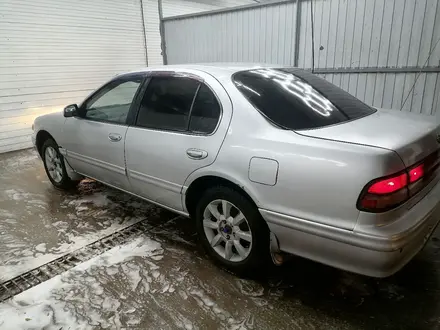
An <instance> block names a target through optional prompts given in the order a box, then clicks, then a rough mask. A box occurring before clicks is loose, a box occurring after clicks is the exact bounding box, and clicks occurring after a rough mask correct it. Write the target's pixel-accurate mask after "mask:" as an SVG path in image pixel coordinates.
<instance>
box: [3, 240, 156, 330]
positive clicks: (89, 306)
mask: <svg viewBox="0 0 440 330" xmlns="http://www.w3.org/2000/svg"><path fill="white" fill-rule="evenodd" d="M162 253H163V250H162V249H161V245H160V243H158V242H156V241H153V240H151V239H149V238H141V237H139V238H137V239H135V240H133V241H132V242H131V243H128V244H126V245H123V246H119V247H115V248H113V249H111V250H109V251H107V252H105V253H103V254H102V255H100V256H98V257H95V258H92V259H90V260H88V261H86V262H84V263H82V264H80V265H78V266H76V267H75V268H73V269H71V270H69V271H67V272H66V273H64V274H62V275H58V276H56V277H54V278H52V279H50V280H48V281H46V282H44V283H42V284H40V285H38V286H36V287H33V288H31V289H29V290H27V291H25V292H23V293H21V294H19V295H17V296H15V297H14V298H13V299H11V300H9V301H7V302H4V303H2V304H0V328H1V329H5V330H9V329H10V330H18V329H47V330H51V329H57V330H58V329H91V328H93V327H95V326H100V327H101V328H109V329H115V328H118V327H120V326H121V318H125V319H127V321H126V322H128V323H129V324H135V323H136V321H137V320H136V318H135V317H132V314H133V313H134V311H135V309H136V307H137V306H134V305H135V303H136V302H134V301H133V302H129V303H128V304H127V307H125V309H123V310H120V307H121V302H120V301H119V300H118V299H115V298H114V297H112V296H111V295H106V289H105V288H104V286H103V285H104V284H105V283H106V282H108V281H112V280H113V277H116V276H115V275H116V274H117V273H119V274H120V275H122V277H123V281H122V282H123V283H124V284H126V285H128V286H129V288H128V291H125V293H126V294H128V292H130V291H133V290H140V291H148V290H149V284H148V281H144V282H143V283H141V280H142V279H143V278H145V277H146V276H148V270H147V269H141V268H140V267H139V266H137V265H136V264H135V263H133V259H134V258H136V257H140V258H147V257H153V256H157V255H160V254H162ZM151 265H152V267H151V268H154V264H153V263H152V262H151ZM97 275H99V276H101V277H103V278H104V279H103V280H102V281H101V282H100V281H97V280H96V278H95V276H97ZM123 294H124V291H123V290H121V295H123ZM121 299H123V297H121Z"/></svg>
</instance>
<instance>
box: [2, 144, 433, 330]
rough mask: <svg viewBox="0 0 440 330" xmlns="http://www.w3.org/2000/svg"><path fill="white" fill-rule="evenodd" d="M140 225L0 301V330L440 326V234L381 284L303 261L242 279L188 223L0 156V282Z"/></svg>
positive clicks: (32, 160)
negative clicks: (61, 184) (220, 263)
mask: <svg viewBox="0 0 440 330" xmlns="http://www.w3.org/2000/svg"><path fill="white" fill-rule="evenodd" d="M145 219H146V220H145ZM137 221H147V222H148V223H150V224H151V225H152V226H151V230H148V231H147V232H145V233H144V234H143V235H142V236H141V237H137V238H135V239H134V240H133V242H130V243H129V244H125V245H123V246H120V247H117V248H113V249H111V250H109V251H107V252H104V253H103V254H102V255H101V256H98V257H96V258H93V259H92V260H89V261H88V262H85V263H84V264H80V265H79V266H77V267H75V268H73V269H71V270H70V271H68V272H66V273H64V274H63V275H61V276H57V277H55V278H53V279H51V280H49V281H47V282H45V283H43V284H41V285H38V286H36V287H34V288H32V289H29V290H28V291H25V292H23V293H21V294H19V295H18V296H16V297H14V298H13V299H11V300H9V301H6V302H4V303H2V304H0V329H27V328H33V329H40V328H45V329H60V328H62V329H77V328H78V329H89V328H90V329H101V328H103V329H116V328H129V329H177V328H182V329H440V291H439V288H440V263H439V262H440V257H439V251H440V243H439V235H440V232H439V231H437V232H436V233H434V235H433V237H432V239H431V240H430V242H429V243H428V245H427V246H426V248H425V249H424V250H423V251H422V252H421V253H420V254H419V255H418V256H417V257H416V259H415V260H414V261H412V262H411V263H410V264H409V265H408V266H407V267H405V269H403V270H402V271H401V272H399V273H398V274H397V275H395V276H393V277H391V278H388V279H385V280H376V279H370V278H366V277H362V276H358V275H353V274H350V273H347V272H343V271H339V270H336V269H332V268H329V267H326V266H323V265H320V264H317V263H314V262H310V261H307V260H304V259H300V258H294V259H293V260H292V261H290V262H289V263H287V264H286V265H284V266H283V267H279V268H275V267H274V268H273V269H272V270H271V271H270V272H269V275H266V276H264V277H262V278H254V279H241V278H238V277H237V276H234V275H232V274H229V273H227V272H225V271H223V270H220V269H219V268H217V267H216V266H214V265H213V264H212V263H211V261H210V260H209V259H207V257H206V255H205V254H204V253H203V251H201V250H200V248H199V247H198V244H197V242H196V235H195V232H194V227H193V224H192V222H191V221H190V220H187V219H184V218H182V217H176V216H175V215H174V214H172V213H170V212H168V211H165V210H163V209H160V208H157V207H154V206H152V205H150V204H148V203H146V202H143V201H141V200H138V199H135V198H133V197H130V196H128V195H126V194H123V193H120V192H117V191H115V190H112V189H108V188H106V187H104V186H102V185H100V184H97V183H95V182H92V181H85V182H82V183H81V185H80V187H79V189H78V191H77V192H70V193H66V192H60V191H57V190H55V189H54V188H52V186H51V185H50V183H49V181H48V180H47V178H46V175H45V172H44V169H43V167H42V164H41V162H40V161H39V159H38V158H37V156H36V154H35V153H34V152H33V151H30V150H27V151H22V152H16V153H10V154H5V155H0V282H4V281H6V280H8V279H10V278H12V277H14V276H17V275H19V274H21V273H23V272H25V271H28V270H30V269H33V268H35V267H38V266H39V265H41V264H44V263H47V262H49V261H51V260H53V259H55V258H57V257H59V256H61V255H63V254H65V253H69V252H72V251H74V250H76V249H78V248H81V247H83V246H85V245H87V244H89V243H91V242H93V241H95V240H97V239H99V238H102V237H104V236H107V235H108V234H110V233H112V232H115V231H118V230H120V229H122V228H125V227H126V226H128V225H130V224H134V223H136V222H137Z"/></svg>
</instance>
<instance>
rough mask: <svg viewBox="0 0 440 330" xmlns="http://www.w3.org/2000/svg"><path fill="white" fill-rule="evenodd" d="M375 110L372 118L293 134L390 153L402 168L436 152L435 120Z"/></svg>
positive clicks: (439, 137) (439, 133)
mask: <svg viewBox="0 0 440 330" xmlns="http://www.w3.org/2000/svg"><path fill="white" fill-rule="evenodd" d="M377 110H378V111H377V112H375V113H374V114H371V115H369V116H366V117H363V118H360V119H357V120H353V121H350V122H346V123H343V124H339V125H333V126H327V127H323V128H319V129H313V130H301V131H296V132H297V133H298V134H301V135H305V136H309V137H314V138H320V139H327V140H334V141H339V142H346V143H354V144H361V145H367V146H373V147H379V148H385V149H390V150H394V151H396V152H397V153H398V154H399V156H400V157H401V158H402V161H403V162H404V163H405V166H406V167H409V166H411V165H414V164H416V163H417V162H419V161H421V160H422V159H424V158H426V157H427V156H429V155H431V154H433V153H435V152H436V151H438V150H439V149H440V125H439V123H438V121H437V120H436V118H435V117H428V116H421V115H415V114H412V113H408V112H401V111H397V110H386V109H377Z"/></svg>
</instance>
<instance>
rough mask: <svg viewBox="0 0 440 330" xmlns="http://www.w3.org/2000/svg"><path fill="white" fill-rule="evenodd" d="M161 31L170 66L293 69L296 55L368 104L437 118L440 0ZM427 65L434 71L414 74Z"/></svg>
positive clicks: (281, 7)
mask: <svg viewBox="0 0 440 330" xmlns="http://www.w3.org/2000/svg"><path fill="white" fill-rule="evenodd" d="M297 4H298V5H297ZM297 7H298V8H297ZM297 10H298V11H299V12H298V14H299V15H297ZM311 13H313V24H312V17H311ZM297 19H298V20H297ZM297 26H299V28H298V31H296V28H297ZM312 30H313V32H314V33H313V34H314V43H313V42H312ZM165 32H166V38H167V45H168V50H167V52H168V57H169V59H170V63H194V62H219V61H220V62H221V61H243V62H248V61H249V62H266V63H277V64H285V65H294V63H295V58H294V56H295V53H297V54H298V62H297V63H298V66H299V67H301V68H306V69H311V68H312V66H313V62H314V68H315V69H316V70H319V69H323V70H329V73H328V74H326V75H322V76H324V77H325V78H326V79H328V80H329V81H331V82H332V83H334V84H336V85H338V86H340V87H341V88H343V89H344V90H346V91H348V92H349V93H351V94H353V95H355V96H357V97H358V98H360V99H361V100H363V101H365V102H366V103H367V104H370V105H373V106H376V107H386V108H394V109H399V110H400V109H403V110H405V111H411V112H415V113H421V114H426V115H428V114H435V113H436V112H437V113H440V101H439V95H440V82H439V73H438V71H439V69H440V4H439V1H438V0H350V1H347V0H313V2H312V1H310V0H299V1H298V2H296V1H292V2H290V3H278V4H274V5H271V6H260V7H254V8H246V9H242V10H235V11H231V12H222V13H213V14H209V13H208V14H206V15H203V16H197V17H185V18H176V19H171V20H166V21H165ZM296 32H298V33H296ZM297 39H298V40H297ZM296 47H297V49H296ZM313 53H314V61H313V58H312V54H313ZM428 57H429V59H428ZM425 65H427V66H429V67H430V68H432V69H433V72H419V69H421V68H422V67H423V66H425ZM345 68H353V69H356V70H360V73H339V71H341V70H344V69H345ZM381 68H396V69H397V70H398V72H389V73H384V72H381V70H380V69H381ZM436 68H437V69H436ZM368 69H377V71H378V72H377V73H361V72H362V70H368ZM405 70H407V71H409V72H405ZM435 70H437V72H436V71H435Z"/></svg>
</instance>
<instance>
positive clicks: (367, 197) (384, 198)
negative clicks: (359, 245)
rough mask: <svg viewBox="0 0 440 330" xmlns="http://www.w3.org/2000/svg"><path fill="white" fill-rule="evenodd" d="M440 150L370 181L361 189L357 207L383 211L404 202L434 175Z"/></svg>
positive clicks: (439, 163)
mask: <svg viewBox="0 0 440 330" xmlns="http://www.w3.org/2000/svg"><path fill="white" fill-rule="evenodd" d="M439 166H440V151H436V152H434V153H432V154H431V155H429V156H428V157H426V158H425V159H424V160H423V163H419V164H418V165H414V166H412V167H409V168H407V169H406V170H405V171H402V172H399V173H396V174H395V175H392V176H387V177H384V178H379V179H377V180H373V181H371V182H370V183H369V184H367V186H366V187H365V188H364V190H363V191H362V193H361V195H360V196H359V199H358V204H357V207H358V209H359V210H361V211H367V212H384V211H388V210H390V209H393V208H395V207H397V206H399V205H400V204H402V203H405V202H406V201H407V200H408V199H409V198H411V197H412V196H414V195H416V194H417V193H418V192H420V191H421V190H422V189H423V188H424V187H426V186H427V185H428V184H429V182H430V181H431V180H432V179H433V178H434V177H435V176H436V173H437V172H438V171H437V169H438V167H439Z"/></svg>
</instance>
